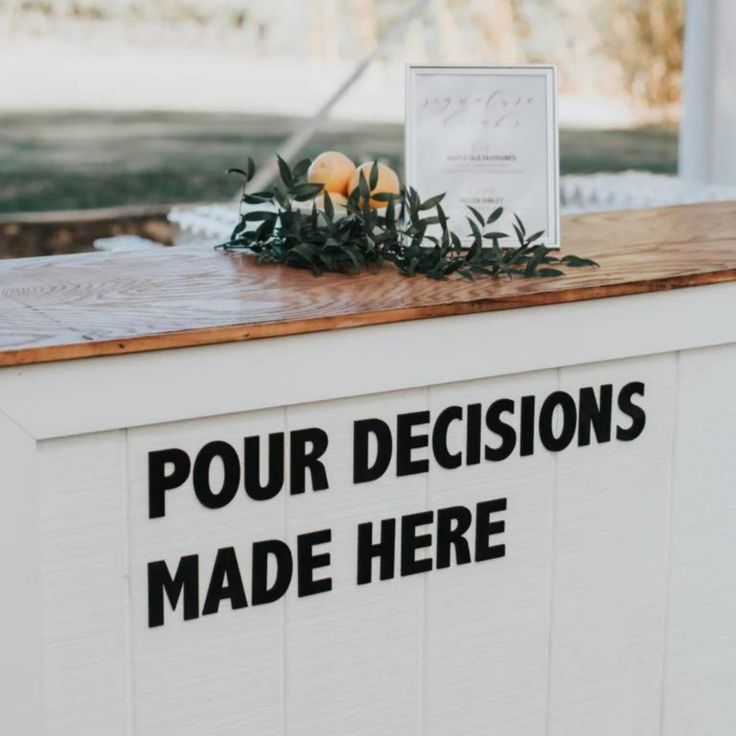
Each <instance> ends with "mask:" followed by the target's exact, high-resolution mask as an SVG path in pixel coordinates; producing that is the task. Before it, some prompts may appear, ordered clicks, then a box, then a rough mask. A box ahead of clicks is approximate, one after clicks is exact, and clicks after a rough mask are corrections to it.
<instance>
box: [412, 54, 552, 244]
mask: <svg viewBox="0 0 736 736" xmlns="http://www.w3.org/2000/svg"><path fill="white" fill-rule="evenodd" d="M558 129H559V125H558V116H557V70H556V67H555V66H554V65H553V64H526V65H469V64H458V65H435V64H407V65H406V115H405V124H404V168H405V172H404V173H405V180H406V183H407V185H408V186H411V187H413V188H414V189H416V190H417V191H418V193H419V195H420V196H421V197H423V198H427V197H430V196H433V195H435V194H439V193H441V192H445V193H446V196H445V199H444V201H443V208H444V209H445V211H446V213H447V214H448V216H449V217H450V227H451V228H452V229H453V230H455V231H456V232H457V233H458V235H461V236H463V235H465V234H466V231H468V227H467V222H466V221H465V216H466V215H469V214H470V212H469V210H467V206H466V205H468V204H472V206H474V207H475V208H476V209H478V210H480V212H481V213H482V214H484V215H488V214H490V212H492V211H493V210H494V209H495V208H496V207H497V206H499V205H501V206H503V207H504V214H503V217H502V218H501V220H499V221H498V223H496V224H495V225H494V229H499V230H501V231H503V232H508V233H509V235H510V236H511V237H510V238H509V239H507V240H501V245H509V246H511V245H514V244H516V242H517V240H516V237H515V235H514V230H513V227H512V222H513V215H514V214H518V215H519V217H520V218H521V220H522V221H523V222H524V223H525V225H526V228H527V232H528V233H533V232H537V231H538V230H544V236H543V237H542V238H541V240H540V241H539V242H543V243H544V244H545V245H547V246H548V247H550V248H559V247H560V242H561V236H560V186H559V177H560V167H559V132H558ZM460 133H462V138H460V137H459V134H460ZM459 140H461V141H462V142H460V143H458V141H459ZM462 239H463V241H465V240H466V239H465V238H462ZM487 244H488V245H491V242H490V241H488V243H487Z"/></svg>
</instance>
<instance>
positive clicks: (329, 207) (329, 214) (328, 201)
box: [324, 192, 335, 222]
mask: <svg viewBox="0 0 736 736" xmlns="http://www.w3.org/2000/svg"><path fill="white" fill-rule="evenodd" d="M324 208H325V217H326V218H327V219H328V220H329V221H330V222H332V221H333V220H334V219H335V207H334V205H333V204H332V197H330V193H329V192H325V193H324Z"/></svg>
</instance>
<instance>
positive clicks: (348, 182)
mask: <svg viewBox="0 0 736 736" xmlns="http://www.w3.org/2000/svg"><path fill="white" fill-rule="evenodd" d="M372 166H373V162H371V161H368V162H366V163H364V164H361V165H360V166H356V165H355V164H354V163H353V162H352V161H351V160H350V159H349V158H348V157H347V156H346V155H345V154H344V153H339V152H338V151H325V152H324V153H320V154H319V156H317V158H315V159H314V161H312V165H311V166H310V167H309V170H308V171H307V181H309V182H310V183H311V184H322V186H323V189H324V191H325V192H328V193H329V195H330V199H331V200H332V203H333V204H334V205H335V206H336V207H345V206H346V205H347V198H348V197H349V196H350V194H351V193H352V192H353V191H355V189H357V188H358V183H359V181H360V174H361V172H362V174H363V176H364V177H365V180H366V181H370V174H371V167H372ZM399 188H400V184H399V177H398V176H397V175H396V172H395V171H394V170H393V169H392V168H391V167H390V166H387V165H386V164H381V163H379V164H378V181H377V182H376V186H375V187H373V188H372V189H371V190H370V193H371V195H372V196H371V198H370V199H369V200H368V204H369V205H370V206H371V207H375V208H380V207H385V206H386V202H381V201H379V200H376V199H373V195H376V194H395V195H398V194H399ZM318 199H321V197H320V198H318ZM318 205H319V202H318Z"/></svg>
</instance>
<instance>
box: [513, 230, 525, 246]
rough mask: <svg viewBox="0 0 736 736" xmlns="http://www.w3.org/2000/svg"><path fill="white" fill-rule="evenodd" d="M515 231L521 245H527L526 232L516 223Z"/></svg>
mask: <svg viewBox="0 0 736 736" xmlns="http://www.w3.org/2000/svg"><path fill="white" fill-rule="evenodd" d="M514 232H515V233H516V239H517V240H518V241H519V245H520V246H521V247H522V248H523V247H524V245H525V243H524V232H523V231H522V229H521V228H520V227H517V226H516V225H514Z"/></svg>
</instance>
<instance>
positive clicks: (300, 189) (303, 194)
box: [292, 183, 322, 202]
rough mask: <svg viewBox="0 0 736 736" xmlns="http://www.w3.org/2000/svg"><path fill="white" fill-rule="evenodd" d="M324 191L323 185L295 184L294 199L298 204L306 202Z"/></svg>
mask: <svg viewBox="0 0 736 736" xmlns="http://www.w3.org/2000/svg"><path fill="white" fill-rule="evenodd" d="M321 191H322V184H306V183H303V184H295V185H294V188H293V189H292V193H293V195H294V199H295V200H296V201H297V202H306V201H307V200H308V199H313V198H314V197H316V196H317V195H318V194H319V193H320V192H321Z"/></svg>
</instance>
